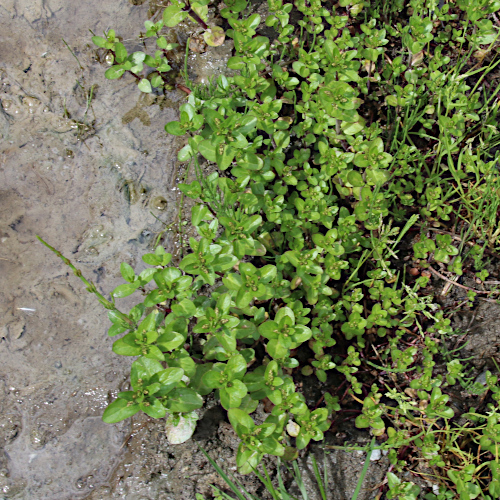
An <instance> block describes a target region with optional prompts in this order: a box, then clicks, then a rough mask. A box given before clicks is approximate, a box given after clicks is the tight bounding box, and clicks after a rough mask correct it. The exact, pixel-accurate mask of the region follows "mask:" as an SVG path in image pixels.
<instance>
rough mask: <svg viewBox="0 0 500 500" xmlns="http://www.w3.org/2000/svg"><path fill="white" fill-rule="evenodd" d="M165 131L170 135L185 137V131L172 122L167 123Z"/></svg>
mask: <svg viewBox="0 0 500 500" xmlns="http://www.w3.org/2000/svg"><path fill="white" fill-rule="evenodd" d="M165 130H166V131H167V133H169V134H172V135H185V134H186V129H185V128H182V126H181V124H180V122H177V121H173V122H168V123H167V124H166V125H165Z"/></svg>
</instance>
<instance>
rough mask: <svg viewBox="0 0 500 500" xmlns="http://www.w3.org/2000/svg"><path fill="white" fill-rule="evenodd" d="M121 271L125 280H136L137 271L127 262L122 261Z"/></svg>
mask: <svg viewBox="0 0 500 500" xmlns="http://www.w3.org/2000/svg"><path fill="white" fill-rule="evenodd" d="M120 272H121V274H122V277H123V279H124V280H125V281H128V282H129V283H133V282H134V281H135V272H134V270H133V268H132V266H130V265H128V264H127V263H126V262H122V263H121V265H120Z"/></svg>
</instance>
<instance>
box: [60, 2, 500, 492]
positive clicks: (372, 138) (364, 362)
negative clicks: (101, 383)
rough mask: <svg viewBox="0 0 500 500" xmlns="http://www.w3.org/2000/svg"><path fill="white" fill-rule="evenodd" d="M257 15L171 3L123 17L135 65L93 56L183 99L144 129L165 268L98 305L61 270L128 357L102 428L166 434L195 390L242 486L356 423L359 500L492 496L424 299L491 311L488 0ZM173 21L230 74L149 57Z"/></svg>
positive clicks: (453, 356) (489, 418) (193, 406)
mask: <svg viewBox="0 0 500 500" xmlns="http://www.w3.org/2000/svg"><path fill="white" fill-rule="evenodd" d="M259 5H260V4H255V3H249V2H247V0H227V1H226V2H225V4H220V5H212V4H211V3H210V2H209V0H200V1H198V2H196V3H193V4H189V3H186V2H180V1H178V0H174V1H172V2H171V4H170V5H168V6H167V7H166V9H165V10H164V13H163V17H162V18H161V19H159V20H155V22H153V21H146V23H145V29H146V31H145V33H142V34H141V37H142V39H143V41H144V47H146V48H151V46H152V45H154V48H153V55H151V54H150V53H149V52H147V51H144V52H142V51H139V52H133V53H131V54H129V53H128V51H127V49H126V47H125V44H124V43H122V41H120V40H121V39H120V38H118V37H117V35H116V34H115V32H114V31H113V30H110V31H108V32H107V33H105V34H104V36H102V37H101V36H94V38H93V41H94V43H95V44H96V45H97V46H98V47H100V48H101V50H102V51H105V57H106V60H107V61H108V63H109V64H110V67H109V69H108V70H107V71H106V76H107V77H108V78H110V79H115V78H120V77H122V76H123V75H126V74H127V73H128V74H132V75H133V77H134V79H135V80H136V81H137V85H138V87H139V90H140V91H142V92H146V93H157V94H158V93H161V92H163V91H164V90H165V89H171V88H172V87H173V85H175V84H178V86H179V87H180V88H183V89H184V90H185V91H186V92H187V94H188V95H187V97H186V102H185V103H184V104H182V105H181V106H180V110H179V111H180V114H179V119H178V120H177V121H173V122H170V123H167V124H166V126H165V128H166V131H167V133H169V134H174V135H178V136H186V145H185V146H184V147H183V148H182V149H181V150H180V151H179V154H178V158H179V161H181V162H185V163H186V165H187V166H186V169H188V168H191V172H195V173H196V180H194V181H193V182H190V183H181V184H180V185H179V188H180V190H181V191H182V193H183V196H184V197H189V198H191V199H192V200H194V206H193V207H192V211H191V224H192V226H193V228H194V230H195V234H197V236H196V237H190V238H189V239H188V240H186V243H188V244H189V245H188V246H186V247H185V248H183V249H182V250H181V254H180V258H179V259H177V260H178V261H177V262H173V261H172V255H171V254H169V253H167V252H166V251H165V249H164V248H163V247H162V246H161V245H158V246H156V247H155V249H154V251H153V252H152V253H148V254H146V255H144V256H143V261H144V262H145V263H146V264H147V265H149V266H151V267H148V268H147V269H145V270H143V271H142V272H140V273H139V274H138V275H137V274H136V272H135V271H134V269H133V268H132V267H131V266H130V265H127V264H122V266H121V272H122V276H123V278H124V280H125V282H126V283H125V284H123V285H120V286H118V287H117V288H116V289H115V290H114V291H113V292H112V297H111V301H109V300H107V299H106V298H105V297H103V296H102V295H100V294H99V292H97V289H96V288H95V286H94V285H93V284H92V283H91V282H88V281H86V280H85V279H84V278H83V277H82V276H81V273H80V272H79V271H77V270H76V269H74V270H75V272H76V274H77V275H79V276H80V277H81V278H82V279H84V280H85V283H86V286H87V287H88V290H89V291H90V292H93V293H95V294H97V297H98V299H99V301H100V302H101V303H102V304H103V305H104V306H105V307H106V308H107V309H109V319H110V320H111V322H112V326H111V328H110V330H109V335H110V336H112V337H118V340H115V342H114V344H113V351H114V352H115V353H116V354H120V355H124V356H130V357H132V358H134V361H133V362H132V368H131V375H130V384H131V389H130V390H129V391H125V392H121V393H119V394H118V397H117V399H116V400H114V401H113V402H112V403H111V404H110V405H109V406H108V408H107V409H106V411H105V412H104V416H103V418H104V421H106V422H109V423H114V422H118V421H121V420H123V419H126V418H128V417H131V416H132V415H134V414H136V413H137V412H140V411H143V412H145V413H146V414H148V415H149V416H151V417H153V418H163V417H165V416H166V415H167V414H169V415H170V417H169V419H170V421H171V422H173V424H179V425H181V424H182V423H183V422H187V421H192V420H193V412H194V411H195V410H197V409H199V408H200V407H202V405H203V398H204V397H205V396H207V395H208V394H210V393H212V392H214V393H215V397H217V398H219V399H220V404H221V405H222V406H223V407H224V408H225V409H226V410H227V413H228V419H229V421H230V423H231V424H232V426H233V427H234V429H235V431H236V433H237V434H238V436H239V437H240V439H241V444H240V447H239V449H238V454H237V457H236V461H237V465H238V470H239V472H241V473H243V474H246V473H250V472H252V471H253V469H256V468H257V467H258V465H259V463H260V462H261V460H262V458H263V457H264V455H275V456H277V457H280V459H281V460H285V461H286V460H288V461H293V460H294V459H295V458H296V457H297V456H298V453H299V450H303V449H305V448H307V447H308V446H309V444H310V442H311V440H312V441H322V440H323V439H324V437H325V433H327V432H328V431H329V429H330V428H332V427H335V428H338V426H339V425H340V423H341V422H342V420H343V419H345V418H346V415H347V417H350V416H353V415H354V416H355V424H356V426H357V427H358V428H359V429H366V430H367V431H368V432H369V433H370V434H371V435H372V436H373V438H374V441H373V442H372V443H371V445H370V448H369V449H368V448H366V451H369V450H374V449H379V450H386V451H387V452H388V456H389V460H390V464H391V465H390V468H389V470H388V472H387V477H386V481H384V483H383V484H381V485H380V488H379V490H378V491H377V492H375V493H374V496H376V498H387V499H391V498H401V499H405V500H411V499H415V498H417V497H422V498H423V497H424V496H425V498H426V499H428V500H444V499H452V498H460V499H461V500H469V499H474V498H483V499H490V500H491V499H495V498H499V497H500V460H499V459H500V456H499V443H500V411H499V408H498V400H499V399H500V384H499V383H498V378H497V375H494V374H493V373H494V372H497V371H498V370H497V369H496V368H495V366H496V365H495V364H494V360H492V362H491V366H492V367H493V368H492V371H491V370H490V371H486V373H485V376H484V377H483V378H482V379H481V380H479V379H476V378H475V377H474V376H471V369H470V366H469V365H468V364H467V360H463V359H461V357H460V348H461V346H463V343H460V342H459V341H457V338H458V337H457V336H456V333H457V332H454V331H453V330H452V328H451V326H450V325H451V321H450V310H446V309H444V308H443V307H442V306H441V305H440V304H439V303H438V302H437V301H436V299H435V292H436V288H435V287H433V286H431V284H432V283H434V284H435V285H436V284H441V285H445V286H446V288H447V289H448V290H450V289H452V290H458V291H459V292H462V297H461V302H460V303H459V304H458V306H456V307H454V308H453V309H457V307H461V308H474V307H476V306H477V305H478V303H479V302H480V301H481V300H487V301H493V302H495V301H496V300H497V298H498V295H499V293H500V289H499V288H498V287H497V285H498V284H499V282H497V281H494V280H488V276H489V271H490V272H491V266H490V263H491V262H492V259H493V261H494V259H496V258H497V253H496V252H497V251H498V250H499V248H498V247H500V229H499V218H498V216H499V211H498V210H499V203H500V202H499V199H500V198H499V194H500V175H499V170H498V167H499V164H498V156H499V154H498V147H499V145H500V134H499V131H498V128H497V125H498V115H499V91H500V86H499V85H498V65H499V64H500V59H499V58H498V46H499V33H500V32H499V26H500V23H499V20H498V17H497V12H498V11H499V10H500V1H497V0H472V1H465V0H455V1H443V0H441V1H437V0H396V1H394V2H381V1H378V0H371V1H364V0H340V1H339V2H333V1H320V0H295V1H293V2H292V1H290V2H288V3H286V1H284V0H268V9H267V12H266V15H264V16H261V15H260V14H259V13H257V12H256V10H257V8H258V7H259ZM209 9H211V10H209ZM209 13H210V16H212V17H210V16H209ZM214 18H215V19H218V23H219V24H221V25H222V26H219V27H217V26H215V25H213V26H211V27H210V19H214ZM180 22H187V23H192V26H193V28H192V29H193V30H194V31H195V30H196V26H200V27H201V28H200V29H202V30H203V32H204V39H205V41H206V42H207V43H208V44H209V45H220V44H221V43H223V41H224V36H225V37H226V42H225V43H228V39H231V40H232V43H233V44H234V50H233V56H232V57H231V58H230V59H229V61H228V68H229V70H231V71H230V72H226V73H225V74H221V75H220V76H218V77H217V78H216V79H214V80H213V81H211V82H210V83H209V84H208V85H193V84H192V83H191V82H190V81H189V76H188V68H187V64H186V66H185V67H184V66H183V65H180V66H179V67H175V64H173V63H172V61H171V59H172V58H171V57H170V55H171V54H172V53H173V52H174V51H176V50H178V51H180V50H182V51H184V50H189V41H188V43H187V46H182V45H180V46H177V45H176V44H177V42H176V43H173V42H171V41H169V40H171V39H172V37H170V38H169V33H170V31H169V30H171V28H172V27H173V26H175V25H176V24H178V23H180ZM212 24H214V23H212ZM155 50H156V51H155ZM186 61H187V59H186ZM180 79H182V84H179V80H180ZM131 81H132V80H131ZM200 162H201V163H203V164H214V165H216V166H217V168H216V170H215V171H213V172H212V173H210V174H207V175H206V174H204V173H203V170H202V165H200ZM186 178H187V177H186ZM59 255H60V254H59ZM60 256H61V255H60ZM61 257H62V256H61ZM62 258H63V259H64V257H62ZM64 260H65V262H66V263H68V264H70V265H71V263H69V261H67V259H64ZM497 262H498V261H497ZM463 280H465V282H466V283H468V285H465V284H464V281H463ZM467 280H468V281H467ZM439 289H440V288H439ZM133 293H137V296H138V303H137V305H136V306H135V307H133V308H132V309H131V310H130V311H129V312H127V313H125V312H121V311H119V309H117V307H116V305H115V299H118V298H121V297H126V296H128V295H131V294H133ZM451 312H453V310H452V311H451ZM492 372H493V373H492ZM311 379H315V380H316V382H315V383H314V384H310V383H308V381H310V380H311ZM313 385H314V386H315V388H314V390H313V394H317V391H318V390H319V389H320V390H321V393H320V395H319V397H318V398H317V400H316V402H315V404H310V402H309V401H310V399H311V397H310V395H308V394H307V390H306V389H307V387H312V386H313ZM318 388H319V389H318ZM311 390H312V389H311ZM314 391H316V392H314ZM457 391H458V392H460V391H461V392H462V394H464V393H465V394H467V398H466V399H464V401H465V400H466V403H464V404H465V407H462V410H460V409H458V408H457V406H456V405H454V404H453V394H456V393H457ZM259 402H264V403H265V407H266V411H267V412H268V416H267V418H266V420H265V421H264V422H260V423H256V422H255V420H254V418H253V417H252V413H253V412H254V411H255V410H256V408H257V405H258V404H259ZM408 473H409V474H408ZM422 480H425V482H424V481H422ZM431 484H433V485H434V486H433V487H432V488H431V487H430V485H431ZM276 498H285V497H283V496H282V497H278V496H277V497H276Z"/></svg>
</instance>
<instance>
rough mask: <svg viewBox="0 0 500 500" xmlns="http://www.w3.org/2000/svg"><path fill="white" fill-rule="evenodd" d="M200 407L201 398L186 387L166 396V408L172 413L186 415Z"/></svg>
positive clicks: (201, 403) (201, 404)
mask: <svg viewBox="0 0 500 500" xmlns="http://www.w3.org/2000/svg"><path fill="white" fill-rule="evenodd" d="M202 406H203V399H202V397H201V396H200V395H199V394H198V393H197V392H196V391H194V390H193V389H189V388H188V387H178V388H176V389H174V390H173V391H171V392H170V393H169V395H168V399H167V408H168V409H169V410H170V411H172V412H180V413H187V412H189V411H193V410H197V409H198V408H201V407H202Z"/></svg>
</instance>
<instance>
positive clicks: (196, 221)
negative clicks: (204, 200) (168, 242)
mask: <svg viewBox="0 0 500 500" xmlns="http://www.w3.org/2000/svg"><path fill="white" fill-rule="evenodd" d="M209 213H210V211H209V210H208V208H207V207H206V206H205V205H195V206H194V207H193V208H192V209H191V224H193V226H199V225H200V222H201V221H202V220H203V219H204V218H205V217H206V216H207V214H209Z"/></svg>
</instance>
